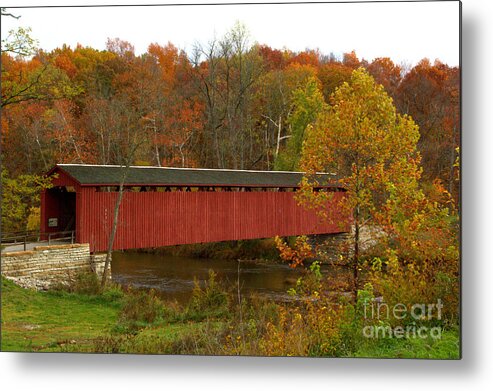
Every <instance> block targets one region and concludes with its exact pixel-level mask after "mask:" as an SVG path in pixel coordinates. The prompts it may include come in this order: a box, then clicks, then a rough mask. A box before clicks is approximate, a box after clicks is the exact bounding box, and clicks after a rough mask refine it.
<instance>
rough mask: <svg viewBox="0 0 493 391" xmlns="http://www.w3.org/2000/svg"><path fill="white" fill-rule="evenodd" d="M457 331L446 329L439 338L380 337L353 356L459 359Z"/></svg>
mask: <svg viewBox="0 0 493 391" xmlns="http://www.w3.org/2000/svg"><path fill="white" fill-rule="evenodd" d="M459 340H460V336H459V332H458V330H456V329H454V330H446V331H444V332H443V333H442V335H441V338H440V339H433V338H431V337H428V338H382V339H378V340H377V339H375V340H371V341H369V342H368V343H367V344H365V346H363V347H361V348H360V349H358V350H357V351H356V353H355V354H354V357H374V358H425V359H455V360H457V359H459V358H460V353H459V352H460V346H459Z"/></svg>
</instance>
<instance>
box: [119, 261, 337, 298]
mask: <svg viewBox="0 0 493 391" xmlns="http://www.w3.org/2000/svg"><path fill="white" fill-rule="evenodd" d="M239 266H240V272H239V281H240V286H241V292H242V293H243V294H250V293H257V294H259V295H262V296H267V297H269V298H271V299H273V300H288V299H289V295H288V294H287V290H288V289H289V288H292V287H294V286H295V285H296V280H297V279H298V278H299V277H301V276H302V274H303V272H302V270H300V269H292V268H290V267H289V266H288V265H285V264H270V263H269V264H267V263H261V262H252V261H241V262H240V265H239ZM111 269H112V271H111V273H112V278H113V281H115V282H117V283H119V284H121V285H123V286H128V285H131V286H134V287H136V288H146V289H151V288H153V289H155V290H156V292H157V293H158V294H159V295H160V296H161V297H162V298H164V299H170V300H177V301H178V302H179V303H182V304H184V303H186V302H187V301H188V300H189V298H190V296H191V294H192V290H193V287H194V278H196V279H197V280H198V281H199V282H200V283H204V281H206V280H207V279H208V277H209V270H210V269H212V270H214V272H215V273H216V274H217V277H218V279H219V280H220V281H221V282H222V283H223V285H224V286H225V287H226V288H227V289H232V288H233V287H236V286H237V285H236V284H237V281H238V261H234V260H223V259H201V258H187V257H174V256H169V255H157V254H145V253H132V252H115V253H114V254H113V259H112V263H111ZM329 272H330V271H329Z"/></svg>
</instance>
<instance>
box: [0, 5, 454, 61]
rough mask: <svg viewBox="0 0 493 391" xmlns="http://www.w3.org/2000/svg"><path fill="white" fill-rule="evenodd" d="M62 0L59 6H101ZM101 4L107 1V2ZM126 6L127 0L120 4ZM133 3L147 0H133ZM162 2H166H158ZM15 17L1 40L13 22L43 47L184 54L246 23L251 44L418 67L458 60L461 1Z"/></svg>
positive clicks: (45, 12) (50, 12) (36, 11)
mask: <svg viewBox="0 0 493 391" xmlns="http://www.w3.org/2000/svg"><path fill="white" fill-rule="evenodd" d="M10 1H11V5H15V6H18V5H39V4H43V5H56V4H60V2H58V3H57V2H54V1H51V2H50V1H42V2H39V1H37V2H36V1H23V0H17V1H12V0H10ZM104 3H105V2H104V1H99V2H98V1H94V2H87V1H86V2H84V1H79V2H75V1H71V0H69V1H64V2H63V4H64V5H65V4H72V5H74V4H84V5H88V4H104ZM106 3H109V2H108V1H106ZM118 3H120V4H125V1H122V0H120V1H118ZM132 3H133V4H139V3H140V4H150V3H152V1H146V2H144V1H140V2H139V1H138V0H134V1H133V2H132ZM161 3H163V1H161ZM10 12H12V13H14V14H16V15H20V16H21V18H20V19H19V20H15V19H13V18H6V17H2V27H1V28H2V38H4V37H5V35H6V33H7V31H8V30H10V29H12V28H15V27H17V26H24V27H25V26H29V27H31V28H32V36H33V37H34V38H36V39H37V40H38V41H39V46H40V47H41V48H42V49H45V50H47V51H50V50H52V49H54V48H56V47H60V46H62V45H63V44H67V45H70V46H71V47H75V45H76V44H77V43H80V44H82V45H83V46H91V47H93V48H97V49H104V48H105V43H106V40H107V38H120V39H123V40H126V41H129V42H130V43H132V44H133V45H134V46H135V49H136V52H137V54H140V53H143V52H145V51H146V49H147V47H148V45H149V44H150V43H154V42H157V43H159V44H161V45H165V44H166V43H167V42H168V41H170V42H172V43H173V44H174V45H175V46H177V47H179V48H180V49H184V50H186V51H190V49H191V48H192V46H193V45H194V43H195V42H197V41H198V42H201V43H207V41H209V40H211V39H212V38H213V37H214V36H216V37H218V38H220V37H221V36H222V35H223V34H224V33H225V32H226V31H228V30H229V29H230V28H231V27H232V26H233V25H234V23H235V21H240V22H242V23H244V24H245V25H246V26H247V28H248V30H249V31H250V35H251V42H259V43H263V44H267V45H269V46H271V47H274V48H279V49H282V48H284V47H286V48H288V49H291V50H293V51H300V50H304V49H306V48H310V49H316V48H318V49H319V50H320V51H321V52H322V53H324V54H329V53H331V52H333V53H335V54H336V55H338V56H340V55H341V54H342V53H344V52H350V51H351V50H355V51H356V53H357V55H358V57H360V58H365V59H366V60H369V61H371V60H372V59H374V58H376V57H390V58H392V60H393V61H394V62H396V63H402V62H404V63H407V64H410V65H412V64H415V63H416V62H418V61H419V60H420V59H422V58H424V57H427V58H429V59H431V60H432V61H433V60H434V59H440V60H441V61H442V62H445V63H447V64H449V65H458V64H459V2H458V1H442V2H422V3H366V4H365V3H345V4H330V3H329V4H327V3H326V4H289V5H282V4H277V5H273V4H271V5H268V4H263V5H220V6H212V5H208V6H167V7H163V6H159V7H130V6H127V7H104V8H99V7H98V8H66V7H64V8H29V9H28V8H25V9H15V8H12V9H10Z"/></svg>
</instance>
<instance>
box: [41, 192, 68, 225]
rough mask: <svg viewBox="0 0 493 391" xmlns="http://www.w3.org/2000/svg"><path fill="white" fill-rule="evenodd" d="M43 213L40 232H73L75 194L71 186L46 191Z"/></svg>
mask: <svg viewBox="0 0 493 391" xmlns="http://www.w3.org/2000/svg"><path fill="white" fill-rule="evenodd" d="M44 208H45V213H44V216H43V220H44V221H43V222H42V226H41V230H42V231H43V232H46V233H51V232H62V231H63V232H65V231H66V232H68V231H74V230H75V223H76V192H75V190H74V188H73V187H71V186H56V187H53V188H51V189H48V190H46V192H45V197H44Z"/></svg>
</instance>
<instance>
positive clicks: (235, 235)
mask: <svg viewBox="0 0 493 391" xmlns="http://www.w3.org/2000/svg"><path fill="white" fill-rule="evenodd" d="M122 170H123V168H121V167H120V166H98V165H79V164H59V165H56V166H55V167H54V168H53V169H52V170H50V172H49V173H48V174H47V175H48V176H50V177H52V178H53V180H52V183H53V187H52V188H50V189H48V190H45V191H43V193H42V195H41V231H43V232H55V231H67V230H75V241H76V242H77V243H89V244H90V248H91V251H92V252H100V251H105V250H106V249H107V245H108V238H109V234H110V231H111V226H112V222H113V212H114V207H115V203H116V199H117V195H118V186H119V183H120V181H121V178H122ZM301 178H302V174H301V173H293V172H280V171H241V170H212V169H188V168H161V167H130V168H129V171H128V174H127V177H126V180H125V185H124V189H125V192H124V196H123V200H122V204H121V206H120V211H119V218H118V229H117V234H116V238H115V243H114V249H115V250H123V249H136V248H153V247H161V246H169V245H177V244H190V243H205V242H218V241H226V240H241V239H257V238H269V237H273V236H276V235H279V236H292V235H302V234H305V235H309V234H326V233H339V232H344V231H347V229H348V225H347V224H346V225H345V226H344V225H343V226H341V224H328V223H327V222H321V221H319V219H318V218H317V216H316V215H315V213H314V212H312V211H308V210H305V209H304V208H302V207H301V206H298V205H297V203H296V200H295V199H294V195H295V191H296V189H297V188H298V187H299V185H298V184H299V182H300V180H301ZM330 178H331V177H330V176H329V175H328V174H319V175H318V177H317V181H318V182H319V184H320V187H319V188H318V190H319V191H333V192H335V194H334V198H333V200H334V201H332V202H334V204H335V200H338V199H340V197H343V195H344V190H343V189H341V188H340V187H338V186H337V185H334V184H331V181H330ZM334 207H335V206H334ZM341 220H344V219H342V217H341Z"/></svg>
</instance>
